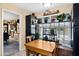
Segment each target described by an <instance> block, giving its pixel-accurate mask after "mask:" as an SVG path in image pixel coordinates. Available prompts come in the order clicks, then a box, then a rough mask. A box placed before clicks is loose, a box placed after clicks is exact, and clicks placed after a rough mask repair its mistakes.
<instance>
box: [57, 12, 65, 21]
mask: <svg viewBox="0 0 79 59" xmlns="http://www.w3.org/2000/svg"><path fill="white" fill-rule="evenodd" d="M65 18H66V14H64V13H63V14H60V15H58V16H57V20H59V22H62V21H63V20H64V19H65Z"/></svg>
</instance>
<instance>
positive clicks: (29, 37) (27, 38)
mask: <svg viewBox="0 0 79 59" xmlns="http://www.w3.org/2000/svg"><path fill="white" fill-rule="evenodd" d="M33 40H34V38H33V37H32V36H27V37H26V43H29V42H31V41H33ZM26 49H27V48H26ZM31 54H33V55H38V54H37V53H36V52H33V51H30V52H29V55H31ZM26 55H27V53H26Z"/></svg>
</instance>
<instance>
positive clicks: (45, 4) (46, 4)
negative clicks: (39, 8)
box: [43, 3, 52, 7]
mask: <svg viewBox="0 0 79 59" xmlns="http://www.w3.org/2000/svg"><path fill="white" fill-rule="evenodd" d="M43 5H44V7H50V6H51V5H52V3H43Z"/></svg>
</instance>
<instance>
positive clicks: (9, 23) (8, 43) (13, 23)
mask: <svg viewBox="0 0 79 59" xmlns="http://www.w3.org/2000/svg"><path fill="white" fill-rule="evenodd" d="M2 21H3V27H2V28H3V55H4V56H12V55H14V54H15V53H17V52H19V50H20V38H19V36H20V31H19V29H20V15H19V14H17V13H14V12H13V11H10V10H6V9H2Z"/></svg>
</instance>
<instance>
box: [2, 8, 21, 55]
mask: <svg viewBox="0 0 79 59" xmlns="http://www.w3.org/2000/svg"><path fill="white" fill-rule="evenodd" d="M4 11H7V12H10V13H13V14H16V15H18V16H19V28H21V14H19V13H17V12H15V11H12V10H8V9H4V8H2V56H4V44H3V17H4ZM19 31H20V32H19V51H21V29H19Z"/></svg>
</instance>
